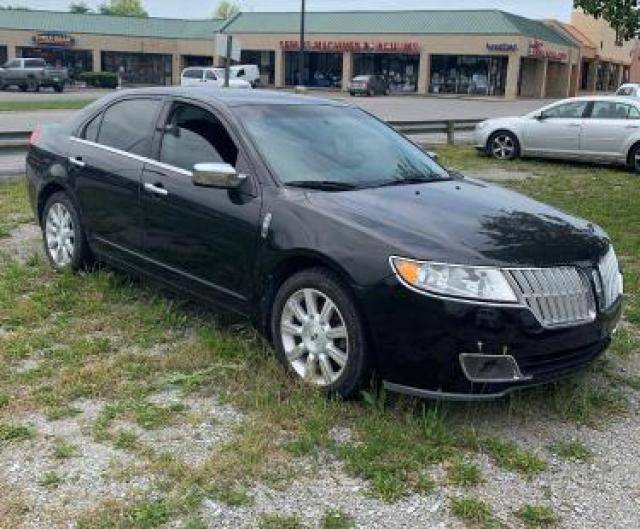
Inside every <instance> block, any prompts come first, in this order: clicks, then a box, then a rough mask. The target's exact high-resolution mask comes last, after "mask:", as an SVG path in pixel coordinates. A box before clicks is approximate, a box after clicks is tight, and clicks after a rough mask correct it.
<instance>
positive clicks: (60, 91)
mask: <svg viewBox="0 0 640 529" xmlns="http://www.w3.org/2000/svg"><path fill="white" fill-rule="evenodd" d="M53 89H54V90H55V91H56V92H57V93H58V94H61V93H62V92H64V85H61V84H57V85H55V86H54V87H53Z"/></svg>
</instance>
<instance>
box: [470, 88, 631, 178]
mask: <svg viewBox="0 0 640 529" xmlns="http://www.w3.org/2000/svg"><path fill="white" fill-rule="evenodd" d="M474 143H475V146H476V148H477V149H478V150H479V151H481V152H484V153H488V154H489V155H491V156H493V157H494V158H497V159H499V160H511V159H513V158H517V157H518V156H537V157H550V158H559V159H567V160H588V161H596V162H606V163H616V164H624V165H627V166H628V167H629V168H630V169H631V170H633V171H635V172H640V100H638V101H636V100H634V99H631V98H628V97H616V96H601V97H599V96H592V97H577V98H572V99H565V100H564V101H560V102H557V103H553V104H551V105H548V106H546V107H544V108H542V109H540V110H534V111H533V112H530V113H529V114H526V115H524V116H521V117H507V118H496V119H489V120H487V121H483V122H482V123H480V124H479V125H478V126H477V127H476V130H475V139H474Z"/></svg>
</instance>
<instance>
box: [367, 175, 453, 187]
mask: <svg viewBox="0 0 640 529" xmlns="http://www.w3.org/2000/svg"><path fill="white" fill-rule="evenodd" d="M441 180H443V179H442V178H430V177H424V176H410V177H407V178H398V179H397V180H390V181H389V182H383V183H382V184H378V185H377V186H376V187H393V186H406V185H412V184H426V183H429V182H440V181H441Z"/></svg>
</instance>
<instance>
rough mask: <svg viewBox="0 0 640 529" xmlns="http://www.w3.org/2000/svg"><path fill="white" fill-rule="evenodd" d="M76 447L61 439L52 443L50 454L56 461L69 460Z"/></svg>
mask: <svg viewBox="0 0 640 529" xmlns="http://www.w3.org/2000/svg"><path fill="white" fill-rule="evenodd" d="M76 450H77V447H76V446H75V445H73V444H71V443H69V442H68V441H65V440H64V439H61V438H56V439H55V440H54V442H53V447H52V453H53V457H54V458H56V459H69V458H71V457H73V456H74V454H75V453H76Z"/></svg>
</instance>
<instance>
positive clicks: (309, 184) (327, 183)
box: [285, 180, 357, 191]
mask: <svg viewBox="0 0 640 529" xmlns="http://www.w3.org/2000/svg"><path fill="white" fill-rule="evenodd" d="M285 185H286V186H288V187H301V188H303V189H318V190H320V191H351V190H353V189H357V186H356V185H354V184H348V183H347V182H336V181H334V180H296V181H293V182H287V183H286V184H285Z"/></svg>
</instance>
